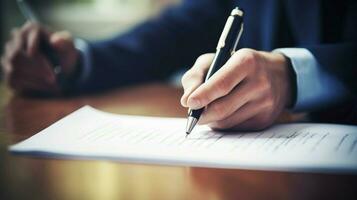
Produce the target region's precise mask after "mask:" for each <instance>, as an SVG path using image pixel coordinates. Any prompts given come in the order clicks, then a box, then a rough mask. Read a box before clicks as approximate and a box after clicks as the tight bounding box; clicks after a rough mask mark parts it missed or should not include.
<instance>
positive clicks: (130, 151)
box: [9, 106, 357, 173]
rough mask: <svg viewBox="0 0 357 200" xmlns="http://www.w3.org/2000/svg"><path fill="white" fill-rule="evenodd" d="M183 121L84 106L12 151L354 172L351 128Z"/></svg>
mask: <svg viewBox="0 0 357 200" xmlns="http://www.w3.org/2000/svg"><path fill="white" fill-rule="evenodd" d="M185 125H186V119H180V118H155V117H139V116H125V115H115V114H110V113H105V112H101V111H98V110H95V109H94V108H91V107H89V106H86V107H83V108H81V109H79V110H78V111H76V112H74V113H72V114H70V115H68V116H67V117H65V118H63V119H62V120H60V121H58V122H56V123H55V124H53V125H51V126H50V127H48V128H47V129H45V130H43V131H41V132H40V133H38V134H36V135H34V136H32V137H31V138H29V139H27V140H25V141H23V142H20V143H19V144H16V145H13V146H11V147H10V148H9V149H10V151H12V152H15V153H20V154H30V155H36V156H47V157H48V156H54V157H59V158H72V159H83V158H84V159H110V160H120V161H125V162H138V163H151V164H170V165H171V164H172V165H184V166H201V167H220V168H241V169H263V170H283V171H319V172H353V173H356V172H357V127H356V126H343V125H327V124H288V125H277V126H275V127H272V128H270V129H268V130H265V131H262V132H254V133H233V132H232V133H220V132H214V131H212V130H210V129H209V128H208V127H205V126H198V127H196V128H195V130H194V131H193V133H192V134H191V135H189V137H187V138H186V137H185Z"/></svg>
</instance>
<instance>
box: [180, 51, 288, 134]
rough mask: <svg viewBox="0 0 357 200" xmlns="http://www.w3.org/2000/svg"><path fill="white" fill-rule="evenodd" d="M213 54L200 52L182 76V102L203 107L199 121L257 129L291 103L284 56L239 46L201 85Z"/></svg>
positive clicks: (261, 127)
mask: <svg viewBox="0 0 357 200" xmlns="http://www.w3.org/2000/svg"><path fill="white" fill-rule="evenodd" d="M213 57H214V54H205V55H202V56H201V57H199V58H198V59H197V61H196V63H195V64H194V66H193V67H192V68H191V69H190V70H189V71H187V72H186V74H185V75H184V76H183V77H182V85H183V87H184V95H183V96H182V98H181V104H182V105H183V106H184V107H188V108H191V109H199V108H202V107H206V109H205V111H204V112H203V114H202V116H201V118H200V120H199V124H208V125H209V126H210V127H212V128H214V129H235V130H260V129H264V128H266V127H268V126H270V125H272V124H273V123H274V121H275V120H276V118H277V117H278V116H279V114H280V113H281V112H282V111H283V109H284V108H286V107H288V106H289V105H291V104H292V94H291V87H292V86H291V80H290V79H291V74H290V73H291V70H290V69H289V67H290V66H289V64H288V62H289V61H288V60H287V59H286V58H285V57H284V56H283V55H281V54H279V53H268V52H261V51H255V50H251V49H241V50H239V51H237V52H236V53H235V54H234V55H233V56H232V57H231V58H230V59H229V61H228V62H227V63H226V64H225V65H224V66H223V67H222V68H221V69H220V70H219V71H218V72H216V73H215V74H214V75H213V76H212V77H211V78H210V79H209V80H208V81H207V82H205V83H203V84H202V82H203V80H204V78H205V74H206V72H207V70H208V68H209V66H210V64H211V62H212V60H213Z"/></svg>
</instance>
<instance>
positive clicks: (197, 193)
mask: <svg viewBox="0 0 357 200" xmlns="http://www.w3.org/2000/svg"><path fill="white" fill-rule="evenodd" d="M180 96H181V90H180V89H179V88H175V87H172V86H168V85H163V84H149V85H143V86H135V87H130V88H124V89H118V90H115V91H111V92H107V93H103V94H98V95H92V96H85V97H73V98H56V99H48V98H47V99H41V98H28V97H27V98H25V97H15V96H14V95H12V94H11V92H10V91H9V90H8V89H6V88H5V87H4V85H3V84H1V85H0V199H154V200H158V199H205V200H210V199H322V198H327V199H357V176H355V175H348V174H344V175H342V174H317V173H315V174H312V173H298V172H295V173H288V172H271V171H254V170H239V169H237V170H225V169H210V168H193V167H176V166H160V165H143V164H130V163H122V162H112V161H83V160H81V161H79V160H78V161H77V160H59V159H49V158H34V157H29V156H15V155H11V154H9V153H8V151H7V146H8V145H10V144H13V143H16V142H18V141H21V140H23V139H26V138H28V137H30V136H31V135H34V134H36V133H37V132H38V131H40V130H42V129H44V128H46V127H47V126H49V125H51V124H52V123H54V122H55V121H57V120H59V119H61V118H62V117H64V116H66V115H67V114H69V113H71V112H73V111H75V110H76V109H78V108H80V107H81V106H83V105H91V106H93V107H95V108H98V109H100V110H103V111H108V112H113V113H120V114H131V115H147V116H166V117H185V115H186V113H187V111H186V110H185V109H183V108H182V107H181V106H180V105H179V98H180ZM293 118H294V117H291V116H288V115H286V116H284V117H282V120H293Z"/></svg>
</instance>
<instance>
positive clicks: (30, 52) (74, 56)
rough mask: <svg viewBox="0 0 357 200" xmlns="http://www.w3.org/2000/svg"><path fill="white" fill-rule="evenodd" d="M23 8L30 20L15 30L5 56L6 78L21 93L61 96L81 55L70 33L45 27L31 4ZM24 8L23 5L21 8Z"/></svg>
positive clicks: (20, 0) (3, 63)
mask: <svg viewBox="0 0 357 200" xmlns="http://www.w3.org/2000/svg"><path fill="white" fill-rule="evenodd" d="M21 2H23V1H22V0H19V7H20V8H21V10H22V12H23V13H24V15H25V16H26V18H27V19H28V22H27V23H26V24H25V25H24V26H23V27H21V28H20V29H15V30H14V31H13V32H12V34H11V39H10V41H8V42H7V44H6V49H5V54H4V55H3V57H2V60H1V61H2V65H3V68H4V70H3V71H4V74H5V78H6V80H7V82H8V84H9V86H10V87H12V88H13V89H14V90H15V91H16V92H18V93H26V94H27V93H30V94H33V93H34V92H35V93H41V94H59V93H61V92H62V89H63V87H64V86H65V84H66V83H65V81H66V79H65V78H66V77H69V76H70V75H71V74H72V73H73V72H74V71H75V66H76V63H77V61H78V57H79V53H78V51H77V50H76V49H75V47H74V43H73V39H72V37H71V35H70V34H69V33H68V32H55V33H52V32H50V31H49V30H48V29H46V28H44V27H42V26H41V25H40V24H39V23H38V20H37V18H36V16H35V15H34V14H33V12H32V11H31V9H29V7H28V6H27V7H26V6H25V7H24V6H23V5H27V4H21ZM21 5H22V6H21Z"/></svg>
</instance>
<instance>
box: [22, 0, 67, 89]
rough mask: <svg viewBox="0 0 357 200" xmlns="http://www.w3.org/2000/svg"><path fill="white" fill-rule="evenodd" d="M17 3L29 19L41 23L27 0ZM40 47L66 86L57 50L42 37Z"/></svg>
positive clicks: (62, 85) (59, 79)
mask: <svg viewBox="0 0 357 200" xmlns="http://www.w3.org/2000/svg"><path fill="white" fill-rule="evenodd" d="M17 5H18V6H19V8H20V11H21V13H22V15H23V16H25V18H26V19H27V20H29V21H31V22H35V23H39V24H40V22H39V20H38V18H37V17H36V15H35V14H34V12H32V10H31V8H30V6H29V5H28V4H27V2H26V0H17ZM40 49H41V52H42V53H43V54H44V55H45V57H46V58H47V59H48V60H49V62H50V63H51V64H52V66H53V72H54V74H55V76H56V80H57V82H58V84H59V85H60V86H61V88H66V86H67V82H66V80H65V77H64V76H63V73H62V67H61V63H60V59H59V57H58V55H57V54H56V51H55V50H54V49H53V48H52V47H51V45H50V44H49V42H48V41H47V40H46V39H43V38H42V37H41V39H40Z"/></svg>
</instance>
